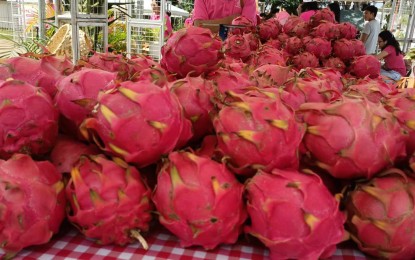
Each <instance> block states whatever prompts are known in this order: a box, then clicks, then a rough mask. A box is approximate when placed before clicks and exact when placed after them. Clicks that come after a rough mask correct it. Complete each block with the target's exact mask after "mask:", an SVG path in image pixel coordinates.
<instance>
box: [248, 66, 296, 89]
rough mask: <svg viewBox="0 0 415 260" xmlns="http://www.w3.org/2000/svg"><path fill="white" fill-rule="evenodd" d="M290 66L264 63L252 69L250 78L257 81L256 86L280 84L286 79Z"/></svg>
mask: <svg viewBox="0 0 415 260" xmlns="http://www.w3.org/2000/svg"><path fill="white" fill-rule="evenodd" d="M290 70H291V68H290V67H283V66H279V65H273V64H266V65H262V66H261V67H259V68H257V69H256V70H254V71H253V72H252V74H251V79H252V80H256V81H257V82H258V86H259V87H260V88H261V87H267V86H281V85H283V84H284V82H286V81H287V80H288V77H289V73H290Z"/></svg>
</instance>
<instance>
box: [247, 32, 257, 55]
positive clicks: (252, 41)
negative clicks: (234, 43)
mask: <svg viewBox="0 0 415 260" xmlns="http://www.w3.org/2000/svg"><path fill="white" fill-rule="evenodd" d="M243 36H244V38H245V40H246V41H247V42H249V47H250V48H251V51H257V50H258V48H259V44H260V40H259V37H258V34H256V33H244V34H243Z"/></svg>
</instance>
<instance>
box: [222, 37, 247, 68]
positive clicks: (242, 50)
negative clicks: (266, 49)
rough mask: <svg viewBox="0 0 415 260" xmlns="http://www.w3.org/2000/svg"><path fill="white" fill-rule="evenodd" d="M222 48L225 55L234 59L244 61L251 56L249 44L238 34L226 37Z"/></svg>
mask: <svg viewBox="0 0 415 260" xmlns="http://www.w3.org/2000/svg"><path fill="white" fill-rule="evenodd" d="M223 49H224V52H225V55H228V56H230V57H232V58H234V59H241V60H242V61H246V60H247V59H248V58H249V56H251V46H250V44H249V42H248V41H247V39H246V38H245V37H244V36H243V35H240V34H234V35H231V36H229V37H228V38H226V40H225V42H224V43H223Z"/></svg>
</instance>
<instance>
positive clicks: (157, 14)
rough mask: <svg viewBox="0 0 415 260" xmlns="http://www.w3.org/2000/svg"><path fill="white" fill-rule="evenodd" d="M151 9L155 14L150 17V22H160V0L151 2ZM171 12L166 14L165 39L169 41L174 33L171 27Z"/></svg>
mask: <svg viewBox="0 0 415 260" xmlns="http://www.w3.org/2000/svg"><path fill="white" fill-rule="evenodd" d="M151 9H153V13H152V14H151V16H150V20H160V0H153V1H152V2H151ZM170 15H171V14H170V12H166V13H165V15H164V39H165V40H166V39H168V38H169V37H170V35H171V34H172V32H173V27H172V25H171V19H170Z"/></svg>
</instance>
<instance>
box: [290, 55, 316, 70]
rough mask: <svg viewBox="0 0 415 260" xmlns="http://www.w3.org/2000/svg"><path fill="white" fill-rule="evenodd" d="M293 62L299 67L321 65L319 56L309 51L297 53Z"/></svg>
mask: <svg viewBox="0 0 415 260" xmlns="http://www.w3.org/2000/svg"><path fill="white" fill-rule="evenodd" d="M292 62H293V64H294V65H295V67H296V68H297V69H303V68H307V67H311V68H316V67H318V66H319V61H318V58H317V57H316V56H315V55H314V54H312V53H310V52H308V51H305V52H302V53H300V54H298V55H295V56H294V57H293V59H292Z"/></svg>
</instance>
